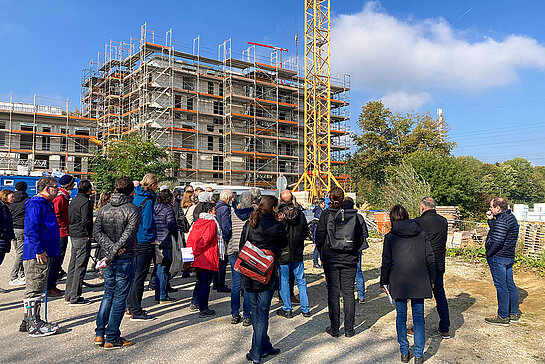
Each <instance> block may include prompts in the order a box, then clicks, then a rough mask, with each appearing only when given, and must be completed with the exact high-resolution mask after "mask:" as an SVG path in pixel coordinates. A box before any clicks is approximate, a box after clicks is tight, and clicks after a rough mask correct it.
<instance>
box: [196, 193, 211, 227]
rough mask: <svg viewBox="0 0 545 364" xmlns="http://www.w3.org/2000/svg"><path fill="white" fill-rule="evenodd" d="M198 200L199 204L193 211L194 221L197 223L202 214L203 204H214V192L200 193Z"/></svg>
mask: <svg viewBox="0 0 545 364" xmlns="http://www.w3.org/2000/svg"><path fill="white" fill-rule="evenodd" d="M198 199H199V200H198V201H199V202H198V203H197V206H195V209H194V210H193V221H197V220H198V219H199V215H200V214H201V212H202V208H203V204H204V203H206V202H212V192H205V191H201V193H199V196H198Z"/></svg>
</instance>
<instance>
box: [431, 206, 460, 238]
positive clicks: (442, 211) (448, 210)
mask: <svg viewBox="0 0 545 364" xmlns="http://www.w3.org/2000/svg"><path fill="white" fill-rule="evenodd" d="M435 210H436V211H437V213H438V214H439V215H441V216H443V217H444V218H445V219H447V220H448V234H449V235H452V234H454V232H455V231H458V230H457V228H456V221H459V220H460V208H459V207H458V206H437V207H436V208H435Z"/></svg>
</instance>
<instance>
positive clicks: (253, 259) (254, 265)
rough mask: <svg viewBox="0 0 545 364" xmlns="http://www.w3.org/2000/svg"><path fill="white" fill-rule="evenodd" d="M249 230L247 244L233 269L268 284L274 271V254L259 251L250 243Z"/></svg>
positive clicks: (263, 250)
mask: <svg viewBox="0 0 545 364" xmlns="http://www.w3.org/2000/svg"><path fill="white" fill-rule="evenodd" d="M249 230H250V226H248V228H247V229H246V236H245V240H246V242H245V243H244V246H243V247H242V249H241V250H240V252H239V253H238V258H237V260H236V262H235V266H234V267H233V269H234V270H236V271H237V272H239V273H240V274H242V275H244V276H246V277H248V278H251V279H253V280H255V281H258V282H260V283H263V284H267V283H269V280H270V279H271V276H272V273H273V271H274V269H273V265H274V253H273V252H272V251H270V250H267V249H259V248H258V247H257V246H255V245H254V244H252V243H250V242H249V241H248V231H249Z"/></svg>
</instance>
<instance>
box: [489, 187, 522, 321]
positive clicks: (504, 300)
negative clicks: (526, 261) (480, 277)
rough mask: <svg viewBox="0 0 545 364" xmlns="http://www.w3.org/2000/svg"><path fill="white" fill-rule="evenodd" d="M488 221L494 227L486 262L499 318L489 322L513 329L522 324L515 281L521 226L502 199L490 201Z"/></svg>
mask: <svg viewBox="0 0 545 364" xmlns="http://www.w3.org/2000/svg"><path fill="white" fill-rule="evenodd" d="M486 217H487V218H488V225H489V227H490V231H488V235H487V237H486V244H485V248H486V260H487V262H488V266H489V267H490V273H491V274H492V279H493V280H494V286H496V291H497V297H498V315H497V316H495V317H490V318H486V319H485V321H486V323H488V324H492V325H500V326H509V323H510V322H518V321H519V318H520V313H519V312H518V308H519V293H518V288H517V286H516V285H515V282H514V280H513V264H514V262H515V248H516V246H517V240H518V235H519V224H518V222H517V219H516V218H515V216H514V215H513V214H512V213H511V210H509V205H508V204H507V201H505V199H503V198H501V197H495V198H493V199H492V201H490V210H489V211H488V212H487V213H486Z"/></svg>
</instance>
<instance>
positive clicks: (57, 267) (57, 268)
mask: <svg viewBox="0 0 545 364" xmlns="http://www.w3.org/2000/svg"><path fill="white" fill-rule="evenodd" d="M59 184H60V185H61V187H60V188H59V193H58V194H57V196H56V197H55V198H54V199H53V206H54V208H55V215H57V221H58V223H59V236H60V244H59V247H60V255H59V256H57V257H54V258H52V259H51V267H49V276H48V277H47V295H48V296H50V297H61V296H62V295H63V294H64V292H63V291H62V290H60V289H58V288H57V280H59V278H62V276H64V275H66V272H64V271H63V270H62V263H63V261H64V256H65V254H66V247H67V246H68V237H69V236H70V232H69V227H70V220H69V218H68V206H69V204H70V191H72V190H73V189H74V186H75V184H76V180H75V178H74V177H73V176H71V175H69V174H65V175H64V176H62V177H61V178H60V179H59Z"/></svg>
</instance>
